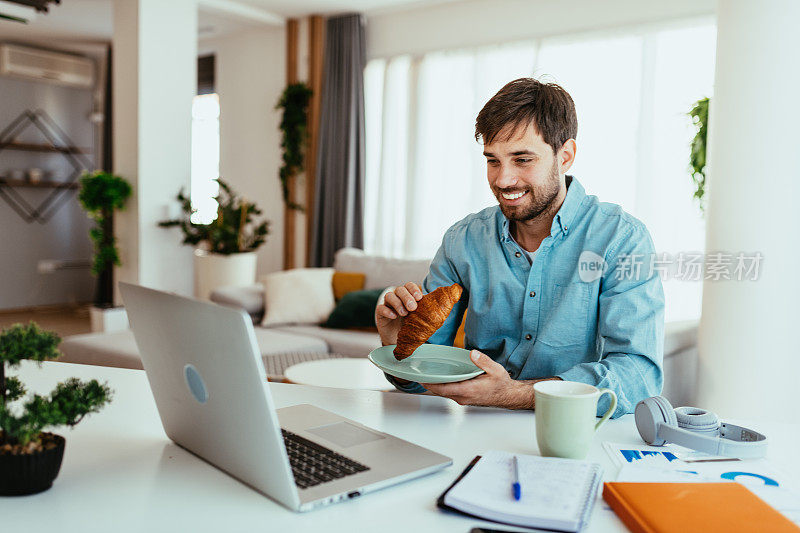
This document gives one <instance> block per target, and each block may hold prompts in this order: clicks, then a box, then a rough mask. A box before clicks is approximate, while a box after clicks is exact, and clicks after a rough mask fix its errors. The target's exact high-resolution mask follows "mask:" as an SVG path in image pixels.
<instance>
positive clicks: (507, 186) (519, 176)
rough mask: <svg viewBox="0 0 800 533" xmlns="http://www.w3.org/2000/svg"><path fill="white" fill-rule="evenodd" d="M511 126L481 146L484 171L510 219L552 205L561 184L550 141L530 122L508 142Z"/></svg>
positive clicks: (535, 213)
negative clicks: (484, 162) (490, 141)
mask: <svg viewBox="0 0 800 533" xmlns="http://www.w3.org/2000/svg"><path fill="white" fill-rule="evenodd" d="M510 129H513V126H507V127H506V128H505V129H503V130H502V131H500V134H499V135H497V137H496V139H495V140H494V142H492V143H491V144H486V145H484V147H483V155H485V156H486V173H487V176H488V178H489V186H490V187H491V188H492V193H494V195H495V197H496V198H497V201H498V202H500V209H501V210H502V211H503V214H504V215H505V216H506V218H507V219H509V220H516V221H526V220H531V219H534V218H536V217H538V216H539V215H541V214H542V213H544V212H546V211H547V209H548V208H549V207H550V206H551V205H552V204H553V202H554V201H555V200H556V197H557V196H558V193H559V191H560V190H561V187H562V186H564V185H563V184H562V183H563V177H562V176H561V174H560V167H559V164H558V161H557V159H556V157H555V154H554V153H553V149H552V148H551V147H550V145H549V144H547V143H546V142H544V139H542V136H541V135H539V133H538V132H537V131H536V128H535V127H534V126H533V125H532V124H530V125H528V127H527V128H525V129H524V130H523V129H522V128H519V129H518V131H517V132H516V133H515V134H514V135H513V136H512V137H511V138H510V139H509V140H507V141H499V140H497V139H498V138H499V139H505V138H506V137H507V136H508V131H507V130H510Z"/></svg>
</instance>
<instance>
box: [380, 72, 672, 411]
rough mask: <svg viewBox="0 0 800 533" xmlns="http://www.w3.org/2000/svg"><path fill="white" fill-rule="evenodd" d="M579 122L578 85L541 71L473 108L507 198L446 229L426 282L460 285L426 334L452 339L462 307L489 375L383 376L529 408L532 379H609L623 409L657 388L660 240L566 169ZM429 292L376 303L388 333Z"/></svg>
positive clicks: (385, 336)
mask: <svg viewBox="0 0 800 533" xmlns="http://www.w3.org/2000/svg"><path fill="white" fill-rule="evenodd" d="M577 129H578V123H577V116H576V114H575V105H574V103H573V101H572V98H571V97H570V96H569V94H568V93H567V92H566V91H564V89H562V88H561V87H559V86H558V85H556V84H553V83H547V84H545V83H541V82H539V81H537V80H535V79H532V78H522V79H518V80H514V81H512V82H511V83H509V84H507V85H506V86H505V87H503V88H502V89H501V90H500V91H499V92H498V93H497V94H496V95H495V96H493V97H492V98H491V99H490V100H489V101H488V102H487V103H486V105H485V106H484V108H483V109H482V110H481V112H480V113H479V114H478V118H477V120H476V126H475V138H476V139H477V140H482V141H483V144H484V147H483V148H484V151H483V153H484V156H486V165H487V176H488V180H489V186H490V187H491V189H492V192H493V193H494V195H495V197H496V198H497V201H498V202H499V205H498V206H493V207H489V208H487V209H484V210H483V211H480V212H478V213H474V214H472V215H469V216H467V217H466V218H464V219H463V220H461V221H459V222H457V223H456V224H455V225H453V226H452V227H451V228H450V229H449V230H447V232H446V233H445V235H444V239H443V240H442V245H441V247H440V248H439V250H438V252H437V253H436V256H435V257H434V259H433V261H432V262H431V267H430V272H429V274H428V276H427V277H426V278H425V281H424V282H423V288H424V292H426V293H427V292H430V291H432V290H434V289H436V288H437V287H440V286H445V285H452V284H453V283H458V284H459V285H461V286H462V287H463V288H464V293H463V295H462V297H461V299H460V300H459V302H458V303H457V304H456V306H455V307H454V308H453V311H452V312H451V313H450V316H449V317H448V318H447V320H446V321H445V323H444V325H443V326H442V327H441V328H440V329H439V330H438V331H437V332H436V333H434V335H433V336H432V337H431V338H430V339H429V342H431V343H433V344H452V343H453V339H454V337H455V334H456V330H457V329H458V326H459V324H460V323H461V320H462V317H463V315H464V313H465V312H466V313H467V316H466V326H465V331H466V337H465V347H467V348H468V349H473V351H472V352H471V354H470V357H471V358H472V361H473V362H474V363H475V364H476V365H477V366H479V367H480V368H481V369H483V370H484V371H485V374H482V375H480V376H478V377H476V378H473V379H470V380H467V381H463V382H459V383H446V384H424V383H423V384H419V383H413V382H408V381H403V380H399V379H396V378H393V377H391V376H388V375H387V378H388V379H389V380H390V381H391V382H392V383H393V384H394V385H395V386H396V387H397V388H398V389H400V390H402V391H405V392H415V393H421V392H425V391H426V390H427V391H429V392H430V393H432V394H436V395H439V396H444V397H447V398H451V399H453V400H455V401H457V402H458V403H460V404H462V405H484V406H496V407H505V408H509V409H532V408H534V396H533V387H532V384H533V383H536V382H537V381H541V380H545V379H563V380H567V381H579V382H584V383H589V384H591V385H595V386H597V387H606V388H609V389H612V390H613V391H614V392H615V393H616V394H617V398H618V399H619V403H618V407H617V409H616V411H615V412H614V414H613V416H615V417H618V416H621V415H623V414H625V413H629V412H632V411H633V408H634V407H635V406H636V403H637V402H639V401H640V400H642V399H643V398H647V397H649V396H654V395H657V394H659V393H660V391H661V387H662V382H663V373H662V368H661V365H662V357H663V337H664V293H663V289H662V286H661V280H660V278H659V277H658V275H657V273H656V272H654V269H653V268H652V266H651V263H650V262H651V259H652V257H653V254H654V248H653V242H652V240H651V238H650V235H649V233H648V231H647V229H646V228H645V226H644V224H642V222H640V221H639V220H637V219H636V218H634V217H632V216H631V215H629V214H628V213H626V212H624V211H623V210H622V209H621V208H620V207H619V206H618V205H615V204H610V203H602V202H599V201H598V200H597V198H596V197H594V196H588V195H587V194H586V192H585V191H584V189H583V187H582V186H581V184H580V183H579V182H578V180H576V179H575V178H574V177H572V176H568V175H566V172H567V171H568V170H569V168H570V167H571V166H572V163H573V162H574V160H575V153H576V143H575V137H576V136H577ZM422 294H423V290H422V289H421V288H420V287H418V286H417V285H416V284H415V283H411V282H410V283H406V284H405V285H404V286H401V287H397V288H396V289H394V290H393V291H390V292H389V293H387V294H386V296H385V298H384V301H383V303H381V304H380V305H378V306H377V308H376V310H375V320H376V324H377V326H378V331H379V332H380V335H381V340H382V342H383V344H384V345H388V344H395V343H396V341H397V332H398V331H399V329H400V326H401V325H402V321H403V317H404V316H406V315H407V314H408V312H409V311H413V310H414V309H416V302H417V301H419V300H420V299H421V298H422ZM478 350H480V351H478ZM607 398H608V397H607V396H606V397H604V399H603V400H601V402H600V405H598V412H599V413H600V414H602V413H604V412H605V411H606V409H607V408H608V405H609V403H608V402H609V400H608V399H607Z"/></svg>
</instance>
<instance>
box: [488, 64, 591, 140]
mask: <svg viewBox="0 0 800 533" xmlns="http://www.w3.org/2000/svg"><path fill="white" fill-rule="evenodd" d="M530 123H533V125H534V126H535V127H536V131H538V132H539V134H540V135H541V136H542V138H543V139H544V142H546V143H547V144H549V145H550V146H551V147H552V148H553V153H556V152H558V150H559V149H560V148H561V147H562V146H563V145H564V143H565V142H567V140H568V139H574V138H575V137H576V136H577V135H578V116H577V114H576V113H575V103H574V102H573V101H572V97H571V96H570V95H569V93H568V92H567V91H565V90H564V89H563V88H562V87H561V86H560V85H557V84H555V83H542V82H540V81H539V80H536V79H534V78H519V79H517V80H514V81H512V82H509V83H507V84H506V85H505V86H504V87H503V88H502V89H500V90H499V91H498V92H497V94H495V95H494V96H492V98H491V99H490V100H489V101H488V102H486V105H484V106H483V109H481V112H480V113H478V118H477V119H476V120H475V140H477V141H480V140H481V139H483V142H484V144H491V143H492V142H494V141H495V139H496V137H497V135H498V134H499V133H500V132H501V131H502V130H503V128H505V127H506V126H508V125H509V124H510V125H512V126H513V127H512V128H511V129H510V130H509V134H508V135H507V136H506V137H507V138H505V139H499V140H503V141H507V140H508V139H510V138H511V137H512V136H513V135H514V133H516V131H517V129H518V128H520V127H523V128H525V127H527V126H528V124H530Z"/></svg>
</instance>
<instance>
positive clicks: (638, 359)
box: [557, 225, 664, 418]
mask: <svg viewBox="0 0 800 533" xmlns="http://www.w3.org/2000/svg"><path fill="white" fill-rule="evenodd" d="M654 253H655V249H654V246H653V241H652V239H651V238H650V234H649V233H648V231H647V229H646V228H645V227H644V226H643V225H632V226H631V228H630V230H629V231H627V232H626V233H624V234H623V237H622V238H621V239H620V240H619V241H618V242H617V243H615V246H614V247H612V249H611V251H610V252H609V254H608V256H607V258H606V264H607V268H606V270H605V271H604V273H603V277H602V278H601V285H600V294H599V302H598V305H599V308H598V335H599V336H600V337H602V344H603V351H602V356H601V358H600V361H597V362H591V363H581V364H578V365H575V366H573V367H572V368H570V369H568V370H567V371H565V372H562V373H561V374H558V376H557V377H559V378H561V379H564V380H567V381H579V382H583V383H589V384H591V385H594V386H596V387H602V388H608V389H611V390H613V391H614V392H615V393H616V395H617V400H618V403H617V408H616V410H615V411H614V413H613V415H612V416H613V417H614V418H616V417H619V416H622V415H624V414H626V413H631V412H633V410H634V408H635V407H636V404H637V403H638V402H639V401H641V400H642V399H644V398H648V397H650V396H655V395H658V394H660V393H661V388H662V386H663V382H664V376H663V369H662V363H663V357H664V290H663V287H662V284H661V278H660V277H659V275H658V272H657V271H655V269H654V268H653V266H652V261H653V258H654ZM610 402H611V400H610V398H609V396H608V395H604V396H603V397H602V398H601V400H600V402H599V403H598V406H597V414H598V416H601V415H602V414H604V413H605V412H606V410H607V409H608V407H609V406H610Z"/></svg>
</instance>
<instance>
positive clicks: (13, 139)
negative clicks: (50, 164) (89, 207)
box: [0, 109, 92, 224]
mask: <svg viewBox="0 0 800 533" xmlns="http://www.w3.org/2000/svg"><path fill="white" fill-rule="evenodd" d="M29 127H35V128H36V129H37V130H38V131H39V133H40V134H41V135H43V136H44V138H45V139H46V140H47V144H43V143H25V142H20V141H17V137H18V136H19V135H20V134H22V132H23V131H25V130H26V129H27V128H29ZM4 150H23V151H28V152H39V153H55V154H59V155H60V156H61V157H63V158H65V159H66V160H67V161H68V162H69V164H70V166H71V167H72V174H70V175H69V176H68V177H67V178H66V180H64V181H51V180H42V181H37V182H35V183H32V182H30V181H28V180H22V179H11V178H7V177H3V176H0V199H2V200H3V201H5V202H6V203H7V204H8V205H9V206H11V208H12V209H13V210H14V211H15V212H16V213H17V214H18V215H19V216H20V217H21V218H22V220H24V221H25V222H27V223H31V222H39V223H40V224H46V223H47V222H48V221H49V220H50V219H51V218H52V216H53V214H54V213H55V212H56V210H57V209H58V208H59V206H61V205H62V204H63V203H64V202H66V201H67V200H68V199H69V198H71V197H72V196H73V194H72V191H74V190H76V189H78V188H80V185H79V183H78V179H79V178H80V176H81V174H83V173H84V171H86V170H88V169H90V168H92V161H91V159H90V158H89V157H87V156H86V154H87V153H90V151H89V150H86V149H84V148H79V147H77V146H75V143H74V142H72V141H71V140H70V138H69V136H68V135H67V134H66V133H65V132H64V130H63V129H61V127H60V126H59V125H58V124H56V122H55V121H54V120H53V119H52V117H51V116H50V115H48V114H47V113H46V112H45V111H43V110H42V109H37V110H35V111H34V110H31V109H26V110H25V111H23V112H22V113H20V114H19V115H18V116H17V118H15V119H14V120H12V121H11V122H10V123H9V124H8V126H6V127H5V128H4V129H3V130H2V131H0V152H3V151H4ZM6 172H7V171H6ZM21 188H38V189H49V192H48V193H47V194H46V195H45V198H44V199H43V200H41V201H40V202H39V203H38V205H36V204H34V203H32V202H33V200H32V199H30V200H29V199H26V198H25V195H24V194H21V193H20V191H19V190H18V189H21Z"/></svg>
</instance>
